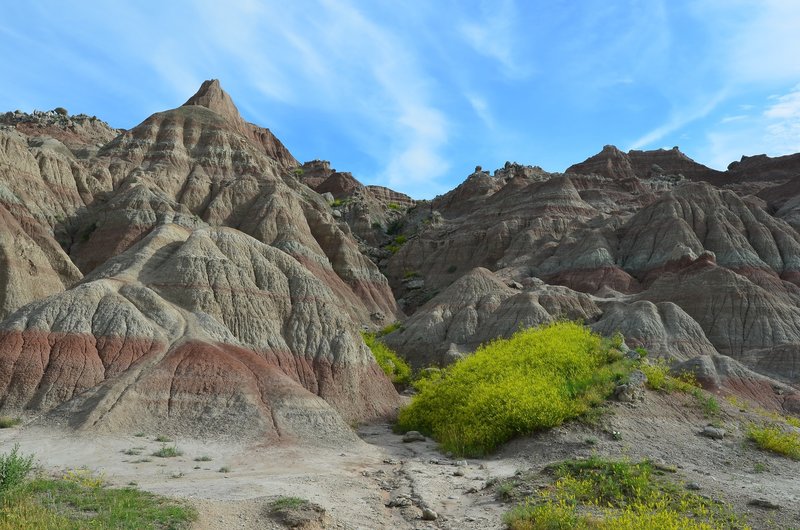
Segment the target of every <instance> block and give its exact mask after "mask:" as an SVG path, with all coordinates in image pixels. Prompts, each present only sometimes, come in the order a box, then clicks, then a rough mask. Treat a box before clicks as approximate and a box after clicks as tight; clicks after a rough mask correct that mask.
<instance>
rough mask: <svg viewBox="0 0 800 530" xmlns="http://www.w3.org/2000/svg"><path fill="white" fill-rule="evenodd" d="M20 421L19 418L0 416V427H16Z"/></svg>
mask: <svg viewBox="0 0 800 530" xmlns="http://www.w3.org/2000/svg"><path fill="white" fill-rule="evenodd" d="M20 423H22V420H20V419H19V418H12V417H11V416H0V429H8V428H9V427H16V426H17V425H19V424H20Z"/></svg>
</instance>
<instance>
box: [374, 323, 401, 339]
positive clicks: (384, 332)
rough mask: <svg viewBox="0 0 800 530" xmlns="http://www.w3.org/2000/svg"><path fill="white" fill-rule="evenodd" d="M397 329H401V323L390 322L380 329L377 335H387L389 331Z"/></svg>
mask: <svg viewBox="0 0 800 530" xmlns="http://www.w3.org/2000/svg"><path fill="white" fill-rule="evenodd" d="M398 329H403V324H401V323H400V321H397V322H392V323H391V324H389V325H388V326H385V327H384V328H383V329H381V330H380V331H379V332H378V335H377V336H378V337H383V336H384V335H388V334H389V333H392V332H394V331H397V330H398Z"/></svg>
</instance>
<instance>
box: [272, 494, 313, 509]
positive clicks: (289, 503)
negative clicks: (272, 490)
mask: <svg viewBox="0 0 800 530" xmlns="http://www.w3.org/2000/svg"><path fill="white" fill-rule="evenodd" d="M307 504H309V502H308V501H307V500H305V499H301V498H300V497H278V498H277V499H275V500H274V501H272V502H271V503H270V504H269V509H270V511H271V512H277V511H279V510H294V509H297V508H302V507H303V506H306V505H307Z"/></svg>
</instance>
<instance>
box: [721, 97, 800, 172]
mask: <svg viewBox="0 0 800 530" xmlns="http://www.w3.org/2000/svg"><path fill="white" fill-rule="evenodd" d="M720 125H721V126H720V127H717V128H716V129H713V130H711V131H709V132H708V134H707V141H708V147H707V153H708V158H709V163H710V164H711V165H712V166H714V167H718V168H724V167H726V166H727V164H728V163H730V162H731V161H733V160H738V159H739V158H740V157H741V156H742V155H754V154H762V153H764V154H767V155H769V156H781V155H785V154H789V153H794V152H798V151H800V85H797V86H795V87H794V88H793V89H792V90H790V91H789V92H787V93H786V94H783V95H779V96H772V97H770V98H768V99H767V100H766V101H765V105H764V107H763V109H762V111H761V112H759V113H755V114H751V115H748V116H746V117H743V119H741V120H736V121H728V122H723V123H721V124H720Z"/></svg>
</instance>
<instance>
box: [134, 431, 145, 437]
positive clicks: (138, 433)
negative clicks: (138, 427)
mask: <svg viewBox="0 0 800 530" xmlns="http://www.w3.org/2000/svg"><path fill="white" fill-rule="evenodd" d="M134 436H135V437H137V438H144V437H145V436H147V435H146V434H145V433H143V432H137V433H136V434H134Z"/></svg>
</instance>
